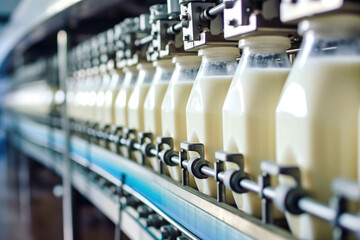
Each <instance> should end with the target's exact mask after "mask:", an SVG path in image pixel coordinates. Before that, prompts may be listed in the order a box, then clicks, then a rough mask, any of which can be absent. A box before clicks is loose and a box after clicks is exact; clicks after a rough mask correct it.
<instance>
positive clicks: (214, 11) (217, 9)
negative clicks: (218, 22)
mask: <svg viewBox="0 0 360 240" xmlns="http://www.w3.org/2000/svg"><path fill="white" fill-rule="evenodd" d="M224 9H225V3H220V4H218V5H216V6H215V7H212V8H210V9H209V11H208V13H209V15H210V16H216V15H218V14H220V13H222V12H223V11H224Z"/></svg>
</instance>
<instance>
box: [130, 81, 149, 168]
mask: <svg viewBox="0 0 360 240" xmlns="http://www.w3.org/2000/svg"><path fill="white" fill-rule="evenodd" d="M149 88H150V84H137V85H135V87H134V89H133V91H132V93H131V96H130V99H129V103H128V127H129V128H133V129H136V130H137V131H138V132H142V131H144V102H145V97H146V95H147V93H148V91H149ZM133 157H134V158H135V160H136V161H137V162H138V163H141V153H140V152H139V151H135V152H134V156H133Z"/></svg>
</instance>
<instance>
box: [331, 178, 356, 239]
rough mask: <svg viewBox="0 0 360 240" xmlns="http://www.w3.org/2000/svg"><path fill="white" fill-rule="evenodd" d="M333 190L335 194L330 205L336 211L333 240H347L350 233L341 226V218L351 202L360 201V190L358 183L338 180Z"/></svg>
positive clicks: (333, 184) (334, 182)
mask: <svg viewBox="0 0 360 240" xmlns="http://www.w3.org/2000/svg"><path fill="white" fill-rule="evenodd" d="M331 189H332V191H333V192H334V193H335V197H333V199H332V200H331V204H330V206H331V207H332V208H333V209H335V218H334V221H333V223H332V224H333V226H334V230H333V236H334V238H333V239H347V237H348V231H347V230H346V229H344V228H342V227H341V226H340V224H339V218H340V216H341V214H343V213H344V212H346V211H347V210H348V202H349V200H355V201H359V200H360V188H359V185H358V184H357V183H356V182H353V181H350V180H347V179H340V178H338V179H335V180H334V181H333V182H332V185H331Z"/></svg>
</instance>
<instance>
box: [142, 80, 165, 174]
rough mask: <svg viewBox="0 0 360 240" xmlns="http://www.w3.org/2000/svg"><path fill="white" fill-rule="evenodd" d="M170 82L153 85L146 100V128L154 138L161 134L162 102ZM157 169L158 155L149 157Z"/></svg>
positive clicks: (158, 166)
mask: <svg viewBox="0 0 360 240" xmlns="http://www.w3.org/2000/svg"><path fill="white" fill-rule="evenodd" d="M168 85H169V82H160V83H157V84H153V85H151V87H150V89H149V92H148V94H147V96H146V99H145V102H144V117H145V119H146V120H145V123H144V129H145V132H151V133H153V136H154V140H155V141H156V137H157V136H161V135H162V134H161V132H162V131H161V104H162V102H163V99H164V96H165V93H166V90H167V88H168ZM148 160H149V161H150V164H151V166H152V167H153V168H154V170H155V171H159V169H160V162H159V159H157V158H156V157H150V158H148Z"/></svg>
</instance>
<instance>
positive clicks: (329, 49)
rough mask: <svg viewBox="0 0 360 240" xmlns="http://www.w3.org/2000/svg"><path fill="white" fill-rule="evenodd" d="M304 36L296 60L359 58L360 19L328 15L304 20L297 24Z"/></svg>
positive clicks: (350, 16)
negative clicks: (338, 57)
mask: <svg viewBox="0 0 360 240" xmlns="http://www.w3.org/2000/svg"><path fill="white" fill-rule="evenodd" d="M299 32H300V33H302V34H303V35H304V38H303V43H302V46H301V49H302V50H301V52H300V54H299V56H298V58H304V57H321V56H325V57H331V56H360V41H359V36H360V17H359V16H355V15H351V14H348V15H329V16H326V17H317V18H316V17H314V18H312V19H309V20H304V21H302V22H301V23H300V24H299Z"/></svg>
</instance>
